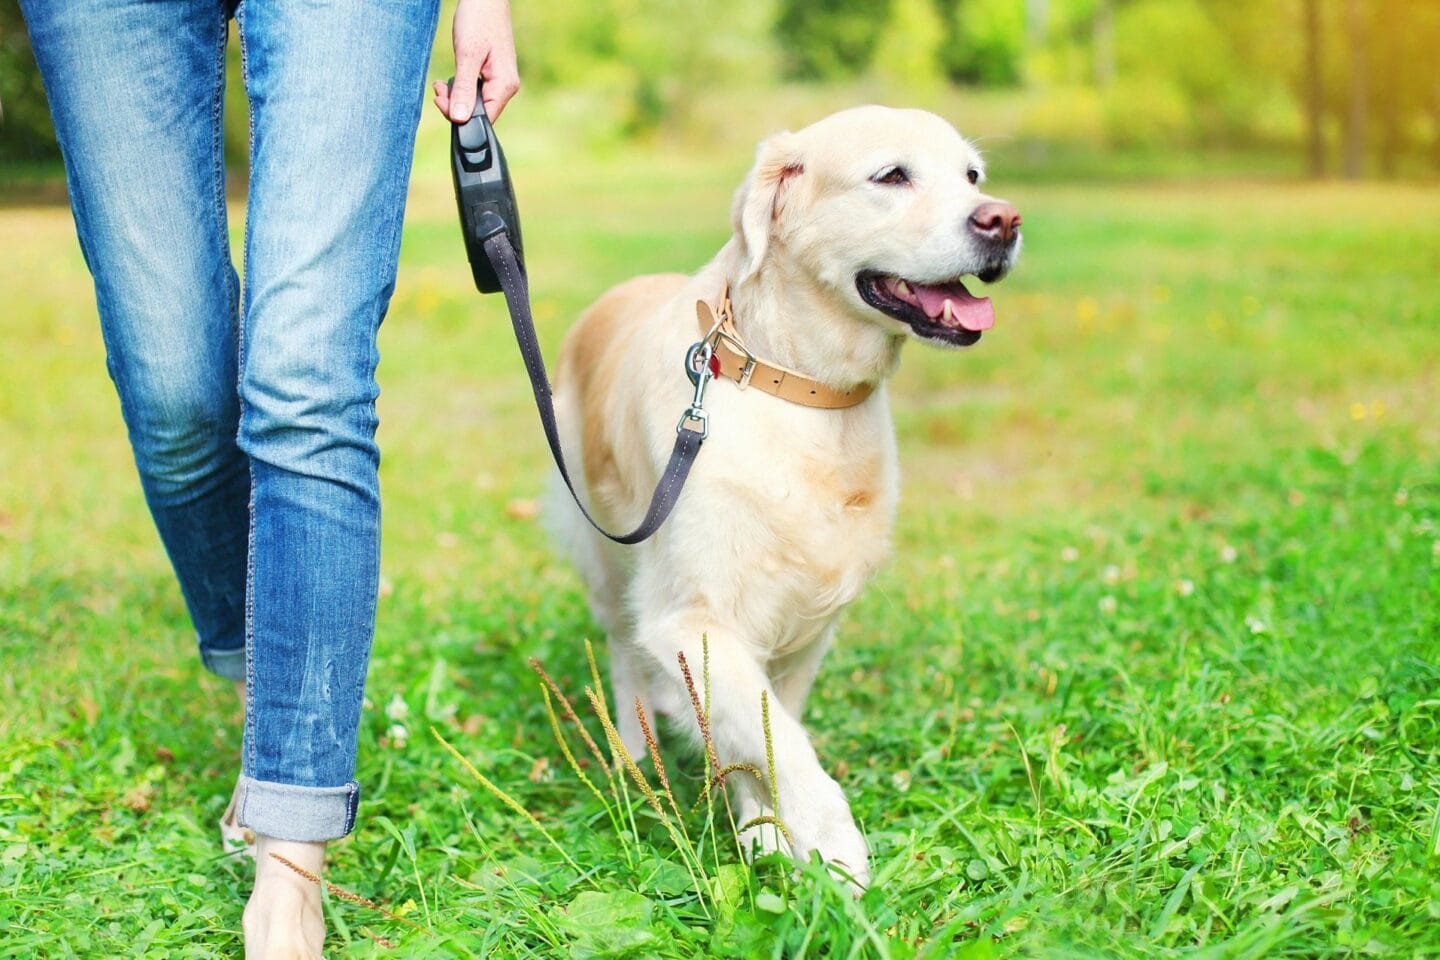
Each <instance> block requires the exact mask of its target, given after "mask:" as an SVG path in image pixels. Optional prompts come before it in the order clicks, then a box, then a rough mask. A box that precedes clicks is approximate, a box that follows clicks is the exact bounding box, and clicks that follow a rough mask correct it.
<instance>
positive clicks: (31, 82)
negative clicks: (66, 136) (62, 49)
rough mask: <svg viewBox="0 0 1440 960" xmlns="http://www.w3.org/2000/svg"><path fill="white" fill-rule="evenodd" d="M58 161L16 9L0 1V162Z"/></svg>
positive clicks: (41, 91) (40, 87) (8, 0)
mask: <svg viewBox="0 0 1440 960" xmlns="http://www.w3.org/2000/svg"><path fill="white" fill-rule="evenodd" d="M59 159H60V145H59V144H58V143H56V142H55V131H54V130H53V129H52V128H51V126H50V108H49V105H48V103H47V101H46V99H45V88H44V85H43V84H42V83H41V82H40V71H39V70H38V69H37V68H36V66H35V58H34V57H33V56H31V54H30V37H29V35H28V34H26V32H25V21H24V20H22V19H21V18H20V5H19V4H17V3H14V2H13V0H0V162H4V163H6V164H9V163H17V162H23V163H45V162H55V161H58V160H59Z"/></svg>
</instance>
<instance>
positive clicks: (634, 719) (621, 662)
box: [610, 637, 655, 761]
mask: <svg viewBox="0 0 1440 960" xmlns="http://www.w3.org/2000/svg"><path fill="white" fill-rule="evenodd" d="M610 689H611V690H613V691H614V693H615V727H616V730H617V731H618V732H619V734H620V742H621V743H623V744H625V749H626V750H627V751H629V753H630V756H632V757H634V758H635V759H636V760H637V761H640V760H643V759H644V758H645V757H648V756H649V755H650V751H649V748H648V746H647V745H646V743H645V731H644V730H643V729H642V728H641V726H640V718H639V717H638V716H636V714H635V702H636V701H637V700H638V701H639V702H640V704H641V708H642V709H643V710H644V711H645V723H646V724H647V725H648V726H649V727H650V729H651V730H654V729H655V704H654V703H653V702H652V700H653V698H652V697H651V695H650V683H649V678H648V676H647V675H646V672H645V664H644V658H643V657H642V656H641V655H640V652H639V651H638V650H636V649H635V648H634V646H633V645H632V644H631V643H630V641H629V640H627V639H626V638H624V637H612V638H611V640H610Z"/></svg>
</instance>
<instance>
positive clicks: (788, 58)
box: [775, 0, 893, 80]
mask: <svg viewBox="0 0 1440 960" xmlns="http://www.w3.org/2000/svg"><path fill="white" fill-rule="evenodd" d="M892 6H893V3H892V0H780V13H779V16H778V17H777V18H776V20H775V38H776V40H777V41H778V43H779V45H780V49H781V50H782V51H783V53H784V58H785V72H786V74H787V75H788V76H791V77H795V78H798V79H802V80H836V79H840V78H844V77H854V76H858V75H860V74H862V73H864V72H865V71H866V69H867V68H868V67H869V66H870V59H871V54H873V53H874V51H875V45H876V42H877V41H878V40H879V37H880V33H881V30H882V29H883V27H884V26H885V24H886V23H888V22H889V20H890V12H891V8H892Z"/></svg>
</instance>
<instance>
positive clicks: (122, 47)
mask: <svg viewBox="0 0 1440 960" xmlns="http://www.w3.org/2000/svg"><path fill="white" fill-rule="evenodd" d="M21 6H22V10H23V13H24V15H25V20H26V24H27V28H28V30H29V33H30V41H31V47H32V48H33V50H34V52H35V58H36V60H37V62H38V63H39V66H40V71H41V75H42V77H43V78H44V81H45V89H46V93H47V94H48V96H49V99H50V107H51V112H52V114H53V116H54V120H55V131H56V134H57V136H58V139H59V141H60V147H61V150H62V152H63V154H64V158H65V171H66V179H67V182H68V185H69V188H70V202H71V206H72V208H73V210H74V214H75V225H76V231H77V233H78V235H79V238H80V246H81V250H82V252H83V253H84V255H85V261H86V263H87V264H88V265H89V267H90V271H91V273H92V274H93V275H94V279H95V295H96V301H97V304H98V307H99V313H100V324H101V330H102V333H103V336H104V341H105V351H106V364H107V366H108V368H109V371H110V376H111V378H112V379H113V380H114V382H115V386H116V389H117V391H118V393H119V396H120V407H121V411H122V413H123V416H124V419H125V423H126V426H127V428H128V430H129V435H130V442H131V445H132V447H133V449H134V453H135V462H136V465H137V467H138V468H139V472H140V480H141V483H142V486H143V488H144V491H145V497H146V500H147V502H148V503H149V506H150V510H151V513H152V514H153V515H154V518H155V525H156V527H157V528H158V530H159V532H160V537H161V540H162V541H163V542H164V544H165V549H166V551H167V552H168V554H169V556H170V560H171V562H172V564H173V565H174V568H175V573H176V575H177V577H178V579H179V581H180V588H181V592H182V593H183V595H184V597H185V602H186V605H187V606H188V608H189V611H190V616H191V619H192V620H193V622H194V624H195V629H196V633H197V634H198V636H199V642H200V653H201V657H202V659H203V660H204V663H205V666H206V667H208V668H209V669H210V670H211V671H212V672H214V673H217V674H219V675H221V676H224V677H229V678H231V679H237V678H240V677H243V676H244V664H245V651H244V645H245V633H244V598H245V553H246V526H247V519H246V517H247V502H248V498H249V489H250V478H249V471H248V469H247V463H246V458H245V456H244V454H243V453H241V451H240V449H239V448H238V447H237V446H236V442H235V435H236V429H237V424H238V422H239V415H240V410H239V401H238V398H237V391H236V378H237V370H236V324H237V311H236V303H237V291H238V284H237V282H236V278H235V270H234V268H233V266H232V265H231V262H230V249H229V237H228V234H227V232H226V220H225V191H224V186H225V184H224V169H223V162H224V161H223V155H222V137H221V100H222V97H221V94H222V90H223V84H224V55H225V38H226V29H227V27H226V20H227V13H226V10H225V5H224V3H223V2H221V0H209V2H170V3H153V2H149V3H147V2H135V0H103V2H100V0H96V2H86V3H71V2H68V0H22V4H21Z"/></svg>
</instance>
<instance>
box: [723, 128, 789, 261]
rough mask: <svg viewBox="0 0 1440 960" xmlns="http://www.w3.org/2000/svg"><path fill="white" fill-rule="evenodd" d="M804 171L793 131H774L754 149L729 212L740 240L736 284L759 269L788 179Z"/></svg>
mask: <svg viewBox="0 0 1440 960" xmlns="http://www.w3.org/2000/svg"><path fill="white" fill-rule="evenodd" d="M804 172H805V160H804V157H803V156H802V155H801V153H800V143H799V138H797V137H796V136H795V135H794V134H793V133H790V132H788V131H787V132H785V133H777V134H775V135H774V136H773V137H770V138H769V139H767V140H765V141H764V142H762V143H761V144H760V148H759V149H758V150H757V151H756V152H755V166H754V168H753V169H752V170H751V171H750V173H749V174H748V175H747V176H746V177H745V182H744V183H742V184H741V185H740V189H739V190H738V191H736V193H735V204H734V207H733V208H732V210H731V214H730V218H731V222H732V223H733V224H734V227H735V236H736V237H738V238H739V239H740V262H741V264H742V266H741V271H740V276H739V277H738V278H737V280H736V282H737V283H738V282H741V281H744V280H746V279H748V278H749V277H751V276H754V274H755V272H756V271H757V270H759V269H760V264H761V263H762V262H764V260H765V251H766V249H767V248H768V247H769V246H770V234H771V232H772V231H773V230H774V229H775V223H776V221H778V220H779V219H780V217H781V215H782V214H783V213H784V212H785V200H786V195H787V194H788V193H790V191H791V189H792V187H793V184H792V181H793V180H794V179H795V178H796V177H798V176H800V175H801V174H802V173H804Z"/></svg>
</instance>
